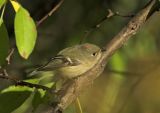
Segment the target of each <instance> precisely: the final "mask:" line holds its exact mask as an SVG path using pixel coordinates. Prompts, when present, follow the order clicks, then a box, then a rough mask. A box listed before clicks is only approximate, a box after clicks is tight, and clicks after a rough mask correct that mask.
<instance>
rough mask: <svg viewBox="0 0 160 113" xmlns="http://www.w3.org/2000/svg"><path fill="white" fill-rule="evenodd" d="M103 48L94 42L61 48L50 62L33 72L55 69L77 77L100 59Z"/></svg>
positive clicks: (65, 75)
mask: <svg viewBox="0 0 160 113" xmlns="http://www.w3.org/2000/svg"><path fill="white" fill-rule="evenodd" d="M100 57H101V49H100V48H99V47H98V46H96V45H93V44H89V43H85V44H81V45H75V46H72V47H68V48H65V49H63V50H61V51H60V52H59V53H58V54H57V55H56V56H55V57H53V58H52V59H51V60H50V61H49V62H48V63H46V64H45V65H43V66H41V67H39V68H37V69H36V70H35V71H33V72H32V73H31V75H33V74H36V73H37V72H39V71H55V73H56V75H58V76H61V77H64V78H75V77H78V76H80V75H81V74H83V73H85V72H86V71H88V70H89V69H91V68H92V67H93V66H94V65H95V64H96V63H97V62H98V60H99V59H100Z"/></svg>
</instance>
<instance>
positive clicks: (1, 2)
mask: <svg viewBox="0 0 160 113" xmlns="http://www.w3.org/2000/svg"><path fill="white" fill-rule="evenodd" d="M5 2H6V0H0V9H1V7H2V6H3V4H4V3H5Z"/></svg>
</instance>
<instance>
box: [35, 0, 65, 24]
mask: <svg viewBox="0 0 160 113" xmlns="http://www.w3.org/2000/svg"><path fill="white" fill-rule="evenodd" d="M63 1H64V0H60V2H59V3H58V4H57V5H56V6H54V7H53V9H52V10H51V11H50V12H49V13H47V14H46V15H45V16H44V17H43V18H42V19H40V20H39V21H38V22H37V27H38V26H39V25H40V24H41V23H42V22H43V21H44V20H46V19H47V18H48V17H49V16H51V15H52V14H53V13H54V12H55V11H56V10H57V9H58V8H59V7H60V6H61V5H62V3H63Z"/></svg>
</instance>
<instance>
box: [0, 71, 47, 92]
mask: <svg viewBox="0 0 160 113" xmlns="http://www.w3.org/2000/svg"><path fill="white" fill-rule="evenodd" d="M0 78H2V79H6V80H10V81H12V82H14V84H15V85H16V86H27V87H30V88H37V89H43V90H46V91H49V90H50V88H48V87H46V86H43V85H38V84H32V83H29V82H25V81H22V80H17V79H15V78H12V77H10V76H8V74H7V72H6V71H4V72H3V73H0Z"/></svg>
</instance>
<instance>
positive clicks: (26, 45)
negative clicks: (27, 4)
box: [14, 7, 37, 59]
mask: <svg viewBox="0 0 160 113" xmlns="http://www.w3.org/2000/svg"><path fill="white" fill-rule="evenodd" d="M14 24H15V25H14V28H15V35H16V45H17V48H18V51H19V53H20V55H21V56H22V57H23V58H25V59H27V58H28V57H29V55H30V54H31V53H32V51H33V49H34V46H35V42H36V38H37V30H36V25H35V23H34V21H33V19H32V18H31V17H30V15H29V13H28V11H27V10H26V9H24V8H23V7H20V8H19V10H18V11H17V13H16V17H15V22H14Z"/></svg>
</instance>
